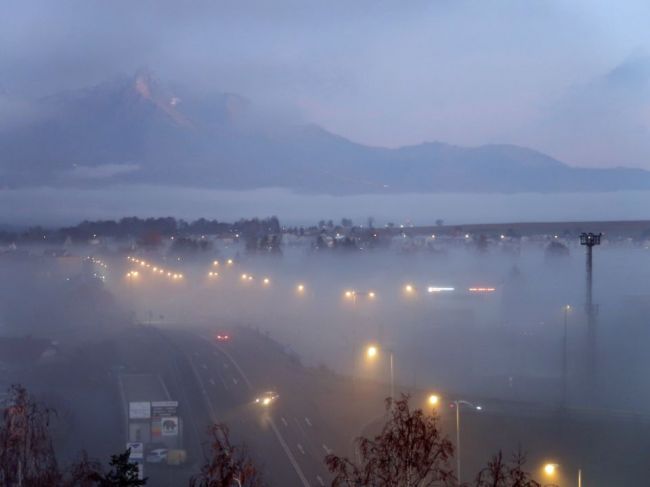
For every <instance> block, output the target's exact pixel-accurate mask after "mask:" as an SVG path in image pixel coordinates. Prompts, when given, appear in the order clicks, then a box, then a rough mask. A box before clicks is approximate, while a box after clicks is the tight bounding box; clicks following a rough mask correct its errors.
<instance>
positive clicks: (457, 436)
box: [453, 399, 483, 485]
mask: <svg viewBox="0 0 650 487" xmlns="http://www.w3.org/2000/svg"><path fill="white" fill-rule="evenodd" d="M453 404H454V405H455V407H456V477H457V479H458V484H459V485H460V484H461V479H460V472H461V470H460V407H461V406H463V405H465V406H469V407H471V408H473V409H476V410H477V411H480V410H481V409H483V408H481V406H476V405H474V404H472V403H471V402H469V401H465V400H463V399H457V400H455V401H454V403H453Z"/></svg>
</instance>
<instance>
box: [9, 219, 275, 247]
mask: <svg viewBox="0 0 650 487" xmlns="http://www.w3.org/2000/svg"><path fill="white" fill-rule="evenodd" d="M281 231H282V228H281V226H280V221H279V220H278V218H277V217H275V216H272V217H269V218H262V219H260V218H251V219H241V220H238V221H236V222H234V223H227V222H221V221H218V220H208V219H205V218H199V219H198V220H194V221H190V222H188V221H185V220H182V219H176V218H173V217H161V218H139V217H135V216H132V217H125V218H121V219H119V220H98V221H83V222H81V223H79V224H78V225H74V226H70V227H62V228H55V229H51V228H44V227H41V226H35V227H30V228H28V229H26V230H23V231H9V230H4V231H0V241H2V242H5V243H7V242H8V243H11V242H43V241H45V242H52V241H55V242H64V241H65V240H67V239H68V238H70V239H71V240H72V241H78V242H81V241H88V240H90V239H93V238H102V237H110V238H115V239H127V238H135V239H147V238H150V237H151V236H153V235H157V236H162V237H169V236H196V235H216V236H232V237H234V236H236V235H239V236H253V237H259V236H262V235H274V234H280V233H281Z"/></svg>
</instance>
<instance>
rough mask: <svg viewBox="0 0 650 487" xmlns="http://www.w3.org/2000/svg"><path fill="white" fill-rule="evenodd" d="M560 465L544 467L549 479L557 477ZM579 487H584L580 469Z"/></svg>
mask: <svg viewBox="0 0 650 487" xmlns="http://www.w3.org/2000/svg"><path fill="white" fill-rule="evenodd" d="M559 468H560V465H559V464H558V463H546V464H545V465H544V468H543V470H544V474H545V475H546V476H547V477H549V478H553V477H555V476H556V474H557V471H558V470H559ZM578 487H582V469H581V468H579V469H578Z"/></svg>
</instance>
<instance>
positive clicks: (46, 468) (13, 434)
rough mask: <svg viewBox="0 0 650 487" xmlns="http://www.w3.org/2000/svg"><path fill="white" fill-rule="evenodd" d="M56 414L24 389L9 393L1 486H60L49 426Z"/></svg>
mask: <svg viewBox="0 0 650 487" xmlns="http://www.w3.org/2000/svg"><path fill="white" fill-rule="evenodd" d="M53 413H54V411H52V410H51V409H49V408H47V407H46V406H44V405H43V404H41V403H39V402H37V401H35V400H34V399H33V398H31V397H30V396H29V394H28V393H27V390H26V389H25V388H24V387H23V386H20V385H14V386H12V387H11V388H10V389H9V394H8V398H7V402H6V404H5V406H4V408H3V413H2V419H3V421H2V425H1V426H0V485H7V486H14V485H21V486H24V487H29V486H42V485H58V484H59V482H60V481H61V474H60V472H59V469H58V465H57V461H56V455H55V453H54V448H53V447H52V439H51V437H50V432H49V426H50V418H51V416H52V414H53Z"/></svg>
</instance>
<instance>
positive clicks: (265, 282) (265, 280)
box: [262, 277, 271, 286]
mask: <svg viewBox="0 0 650 487" xmlns="http://www.w3.org/2000/svg"><path fill="white" fill-rule="evenodd" d="M262 283H263V284H264V285H265V286H268V285H269V284H271V279H269V278H268V277H265V278H264V279H263V280H262Z"/></svg>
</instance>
